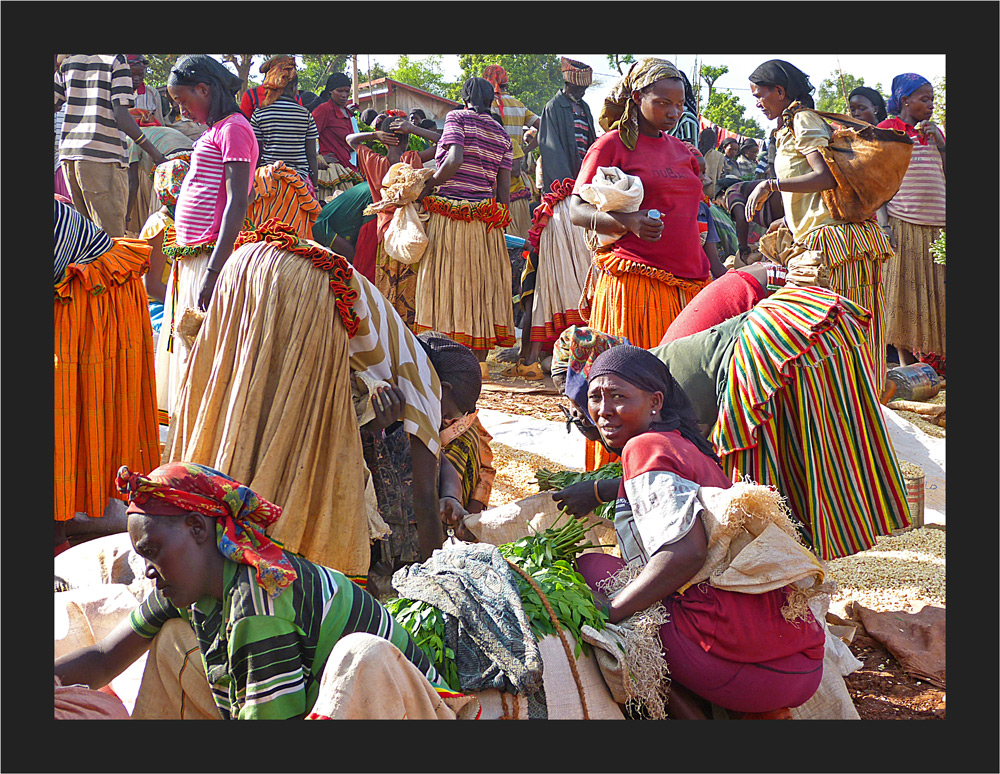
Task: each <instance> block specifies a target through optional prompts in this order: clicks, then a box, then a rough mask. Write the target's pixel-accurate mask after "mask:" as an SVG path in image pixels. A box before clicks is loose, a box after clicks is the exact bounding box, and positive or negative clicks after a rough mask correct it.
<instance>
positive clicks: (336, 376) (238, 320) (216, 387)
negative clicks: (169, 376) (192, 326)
mask: <svg viewBox="0 0 1000 774" xmlns="http://www.w3.org/2000/svg"><path fill="white" fill-rule="evenodd" d="M329 282H330V279H329V276H328V275H327V273H326V272H325V271H322V270H320V269H317V268H315V267H314V266H313V265H312V262H311V261H310V260H309V259H308V258H305V257H302V256H300V255H296V254H294V253H290V252H287V251H285V250H281V249H280V248H277V247H274V246H272V245H269V244H267V243H263V242H261V243H254V244H248V245H244V246H243V247H240V248H239V249H237V250H236V251H235V252H233V254H232V256H231V257H230V258H229V260H228V261H227V262H226V265H225V267H224V268H223V270H222V273H221V274H220V276H219V280H218V283H217V284H216V288H215V294H214V295H213V297H212V303H211V304H210V306H209V310H208V314H207V316H206V318H205V322H204V323H203V325H202V328H201V331H200V333H199V334H198V338H197V340H196V341H195V344H194V348H193V349H192V351H191V355H190V358H189V362H188V369H187V372H186V374H185V379H184V382H183V384H182V386H181V390H180V393H179V395H178V400H177V408H176V411H175V414H174V416H173V419H172V421H171V426H170V433H169V436H168V438H167V444H166V451H165V452H164V460H163V461H164V462H169V461H180V460H183V461H187V462H197V463H201V464H203V465H208V466H209V467H212V468H215V469H217V470H219V471H221V472H223V473H225V474H226V475H228V476H231V477H232V478H234V479H236V480H237V481H239V482H241V483H244V484H246V485H247V486H249V487H250V488H251V489H253V490H254V491H256V492H258V493H259V494H260V495H261V496H262V497H264V498H266V499H268V500H270V501H271V502H274V503H276V504H278V505H280V506H281V507H282V508H283V509H284V513H283V514H282V516H281V518H280V519H279V520H278V521H277V523H276V524H274V525H273V526H272V527H271V529H270V530H269V533H268V534H270V535H271V536H272V537H274V538H275V539H277V540H278V541H280V542H281V543H282V544H283V545H284V547H285V548H286V549H288V550H291V551H294V552H295V553H297V554H300V555H302V556H304V557H305V558H306V559H308V560H310V561H312V562H315V563H317V564H322V565H325V566H327V567H331V568H333V569H336V570H340V571H341V572H342V573H344V574H345V575H348V576H352V577H356V576H364V575H366V574H367V571H368V566H369V563H370V559H371V554H370V548H369V540H368V519H367V514H366V510H365V499H364V483H365V482H364V473H363V471H364V457H363V454H362V450H361V436H360V432H359V430H358V422H357V416H356V414H355V411H354V406H353V402H352V398H351V385H350V370H349V362H348V337H347V331H346V329H345V328H344V324H343V322H342V321H341V318H340V315H339V313H338V311H337V306H336V302H335V299H334V295H333V291H332V290H331V289H330V286H329Z"/></svg>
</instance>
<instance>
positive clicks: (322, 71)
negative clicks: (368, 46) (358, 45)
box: [298, 54, 351, 94]
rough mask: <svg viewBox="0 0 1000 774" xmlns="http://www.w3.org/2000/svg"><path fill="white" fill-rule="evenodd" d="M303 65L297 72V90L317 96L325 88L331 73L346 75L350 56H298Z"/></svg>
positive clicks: (348, 74) (348, 75)
mask: <svg viewBox="0 0 1000 774" xmlns="http://www.w3.org/2000/svg"><path fill="white" fill-rule="evenodd" d="M298 56H299V57H301V59H302V64H303V65H304V66H303V67H302V69H300V70H299V89H300V90H301V91H311V92H314V93H316V94H319V93H320V92H321V91H323V89H325V88H326V79H327V78H329V77H330V76H331V75H333V73H346V74H347V77H349V78H350V77H351V74H350V73H348V72H347V66H348V65H349V64H350V59H351V55H350V54H298Z"/></svg>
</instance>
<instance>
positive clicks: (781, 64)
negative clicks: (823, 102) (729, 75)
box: [749, 59, 816, 108]
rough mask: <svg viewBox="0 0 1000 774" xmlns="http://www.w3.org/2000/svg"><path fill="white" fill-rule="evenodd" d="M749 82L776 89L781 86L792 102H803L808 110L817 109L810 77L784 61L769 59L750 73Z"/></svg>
mask: <svg viewBox="0 0 1000 774" xmlns="http://www.w3.org/2000/svg"><path fill="white" fill-rule="evenodd" d="M749 81H750V82H751V83H756V84H759V85H760V86H768V87H771V88H774V87H775V86H780V87H781V88H783V89H784V90H785V95H786V96H787V97H788V99H789V100H790V101H792V102H801V103H802V104H803V105H805V106H806V107H808V108H814V107H816V105H815V103H814V102H813V98H812V91H813V85H812V84H811V83H810V82H809V76H808V75H806V74H805V73H804V72H802V71H801V70H800V69H799V68H798V67H796V66H795V65H793V64H792V63H791V62H786V61H785V60H784V59H769V60H768V61H766V62H764V64H762V65H760V66H759V67H758V68H757V69H756V70H754V71H753V72H752V73H750V78H749Z"/></svg>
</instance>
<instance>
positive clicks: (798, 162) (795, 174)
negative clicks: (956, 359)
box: [745, 59, 893, 390]
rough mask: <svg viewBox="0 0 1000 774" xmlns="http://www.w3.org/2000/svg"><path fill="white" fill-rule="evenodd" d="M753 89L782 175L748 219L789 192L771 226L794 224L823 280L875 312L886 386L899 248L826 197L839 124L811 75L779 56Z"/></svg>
mask: <svg viewBox="0 0 1000 774" xmlns="http://www.w3.org/2000/svg"><path fill="white" fill-rule="evenodd" d="M750 91H751V92H752V93H753V96H754V97H755V98H756V100H757V107H759V108H760V109H761V110H762V111H763V112H764V115H765V116H766V117H767V118H768V119H771V120H773V121H776V122H777V125H778V130H777V132H776V133H775V135H774V143H775V147H776V153H775V158H774V170H775V173H776V175H777V177H775V178H771V179H768V180H763V181H761V182H760V183H759V184H758V185H757V187H756V188H754V190H753V192H752V193H751V194H750V196H749V198H748V200H747V205H746V213H745V214H746V219H747V221H748V222H749V221H751V220H753V218H754V216H755V215H756V213H757V212H759V211H760V210H761V209H762V208H763V206H764V204H765V202H766V200H767V198H768V197H769V196H770V195H771V194H772V193H775V192H779V193H780V194H781V202H782V207H783V209H784V218H783V219H782V221H775V223H773V224H772V225H771V228H772V229H774V228H777V227H778V226H777V225H775V224H779V225H780V224H781V223H783V224H784V225H785V226H787V228H788V229H789V230H790V231H791V233H792V236H793V237H794V239H795V242H796V243H798V244H801V245H804V246H805V248H806V251H805V252H804V253H803V260H806V261H811V262H813V263H814V264H816V266H817V278H816V281H817V282H818V283H820V284H828V285H829V287H831V288H833V289H834V290H835V291H837V292H838V293H840V294H841V295H842V296H845V297H847V298H849V299H851V301H853V302H855V303H856V304H859V305H860V306H862V307H864V308H865V309H867V310H868V311H870V312H871V313H872V325H871V328H870V331H869V334H868V341H867V346H866V348H865V349H866V352H867V354H868V358H869V362H870V364H871V368H872V372H873V374H874V376H875V381H876V383H877V385H878V387H879V390H881V388H882V385H883V383H884V381H885V302H884V297H883V290H882V274H883V271H884V269H883V264H884V263H885V262H886V261H888V260H889V259H890V258H892V255H893V252H892V247H891V246H890V244H889V240H888V239H887V238H886V236H885V235H884V234H883V233H882V230H881V229H880V228H879V227H878V224H877V223H876V222H875V220H874V217H873V218H872V219H871V220H868V221H864V222H862V223H843V222H840V221H838V220H836V219H835V218H834V217H833V215H832V214H831V212H830V208H829V207H827V206H826V204H825V203H824V201H823V197H822V192H823V191H827V190H830V189H832V188H835V187H836V185H837V181H836V180H835V179H834V176H833V173H832V172H831V171H830V168H829V167H828V166H827V164H826V161H824V159H823V156H822V155H821V154H820V152H819V151H820V148H823V147H826V146H828V145H829V143H830V138H831V136H832V130H831V129H830V127H829V125H828V124H827V123H826V122H825V121H824V120H823V119H822V118H821V117H820V116H818V115H817V114H816V113H815V112H814V110H813V99H812V96H811V92H812V91H813V86H812V84H811V83H810V82H809V76H808V75H806V74H805V73H804V72H802V71H801V70H800V69H798V68H797V67H796V66H795V65H793V64H791V63H789V62H785V61H784V60H781V59H772V60H769V61H767V62H764V63H763V64H762V65H760V67H758V68H757V69H756V70H754V71H753V73H751V74H750ZM873 216H874V213H873ZM796 260H798V259H796Z"/></svg>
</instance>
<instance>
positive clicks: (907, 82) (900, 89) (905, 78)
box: [886, 73, 930, 116]
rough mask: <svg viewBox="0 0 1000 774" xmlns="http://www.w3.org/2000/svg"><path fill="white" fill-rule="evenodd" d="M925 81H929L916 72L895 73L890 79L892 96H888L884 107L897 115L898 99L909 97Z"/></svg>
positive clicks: (898, 108) (899, 105)
mask: <svg viewBox="0 0 1000 774" xmlns="http://www.w3.org/2000/svg"><path fill="white" fill-rule="evenodd" d="M925 83H930V81H929V80H927V79H926V78H924V76H922V75H917V74H916V73H903V74H902V75H897V76H896V77H895V78H893V79H892V96H891V97H889V104H888V105H887V106H886V109H887V110H888V111H889V112H890V113H892V114H893V115H894V116H897V115H899V110H900V107H901V104H900V101H901V100H902V99H903V97H909V96H910V95H911V94H912V93H913V92H915V91H916V90H917V89H919V88H920V87H921V86H923V85H924V84H925Z"/></svg>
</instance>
